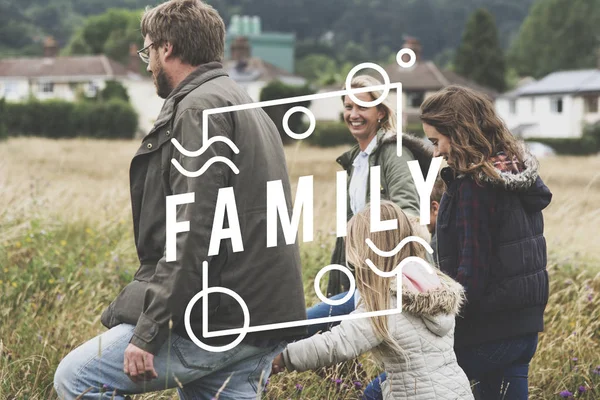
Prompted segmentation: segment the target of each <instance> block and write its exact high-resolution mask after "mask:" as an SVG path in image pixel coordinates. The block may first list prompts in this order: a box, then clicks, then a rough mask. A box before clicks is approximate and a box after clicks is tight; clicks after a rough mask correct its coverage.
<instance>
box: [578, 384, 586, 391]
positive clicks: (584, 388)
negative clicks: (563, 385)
mask: <svg viewBox="0 0 600 400" xmlns="http://www.w3.org/2000/svg"><path fill="white" fill-rule="evenodd" d="M578 391H579V393H585V392H587V388H586V387H585V386H583V385H582V386H579V389H578Z"/></svg>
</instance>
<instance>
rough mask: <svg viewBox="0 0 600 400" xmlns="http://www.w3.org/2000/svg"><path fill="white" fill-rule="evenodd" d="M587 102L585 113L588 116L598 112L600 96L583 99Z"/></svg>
mask: <svg viewBox="0 0 600 400" xmlns="http://www.w3.org/2000/svg"><path fill="white" fill-rule="evenodd" d="M583 99H584V102H585V112H586V113H588V114H591V113H597V112H598V96H586V97H584V98H583Z"/></svg>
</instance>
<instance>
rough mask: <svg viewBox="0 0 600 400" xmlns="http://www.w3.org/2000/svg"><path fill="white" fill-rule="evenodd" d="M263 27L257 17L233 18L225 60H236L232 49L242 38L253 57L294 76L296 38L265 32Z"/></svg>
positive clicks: (226, 36) (290, 35)
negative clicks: (246, 42)
mask: <svg viewBox="0 0 600 400" xmlns="http://www.w3.org/2000/svg"><path fill="white" fill-rule="evenodd" d="M261 25H262V24H261V20H260V18H259V17H257V16H254V17H250V16H247V15H245V16H239V15H234V16H233V17H231V22H230V24H229V26H228V27H227V34H226V35H225V59H232V58H234V55H233V54H232V48H233V47H234V46H235V42H236V40H237V39H238V38H240V37H242V38H245V39H246V40H247V41H248V44H249V46H250V48H251V49H252V56H253V57H256V58H259V59H261V60H263V61H265V62H267V63H269V64H272V65H274V66H276V67H278V68H280V69H282V70H284V71H286V72H288V73H289V74H293V73H294V51H295V48H296V36H295V35H294V34H293V33H283V32H263V31H262V28H261Z"/></svg>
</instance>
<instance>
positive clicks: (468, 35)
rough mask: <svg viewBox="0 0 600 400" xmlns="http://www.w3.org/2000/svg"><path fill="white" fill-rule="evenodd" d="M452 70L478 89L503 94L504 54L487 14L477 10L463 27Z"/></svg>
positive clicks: (493, 24)
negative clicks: (484, 87) (481, 88)
mask: <svg viewBox="0 0 600 400" xmlns="http://www.w3.org/2000/svg"><path fill="white" fill-rule="evenodd" d="M454 69H455V71H456V72H457V73H459V74H461V75H463V76H464V77H466V78H469V79H472V80H473V81H475V82H477V83H479V84H480V85H483V86H487V87H491V88H494V89H496V90H498V91H503V90H504V89H505V88H506V83H505V80H504V77H505V62H504V54H503V52H502V49H501V48H500V44H499V42H498V30H497V29H496V23H495V22H494V17H493V16H492V14H490V13H489V11H487V10H485V9H483V8H480V9H478V10H476V11H475V12H474V13H473V14H472V15H471V17H469V20H468V21H467V25H466V27H465V31H464V33H463V37H462V42H461V44H460V46H459V47H458V50H457V52H456V57H455V59H454Z"/></svg>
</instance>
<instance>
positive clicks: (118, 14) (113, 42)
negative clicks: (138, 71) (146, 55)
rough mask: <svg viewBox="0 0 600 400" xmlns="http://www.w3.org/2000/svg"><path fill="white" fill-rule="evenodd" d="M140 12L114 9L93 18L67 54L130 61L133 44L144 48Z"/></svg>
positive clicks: (73, 38) (89, 19)
mask: <svg viewBox="0 0 600 400" xmlns="http://www.w3.org/2000/svg"><path fill="white" fill-rule="evenodd" d="M140 15H141V12H140V11H133V10H123V9H110V10H108V11H107V12H105V13H104V14H100V15H96V16H93V17H89V18H88V19H87V20H86V21H85V23H84V25H83V26H82V27H81V28H80V29H79V30H78V31H77V32H76V33H75V34H74V35H73V37H72V39H71V42H70V43H69V47H68V50H67V51H66V52H67V54H107V55H108V56H109V57H111V58H112V59H114V60H116V61H120V62H122V63H127V61H128V58H129V45H130V44H131V43H135V44H136V46H138V47H141V46H142V44H143V38H142V37H141V34H140Z"/></svg>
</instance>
